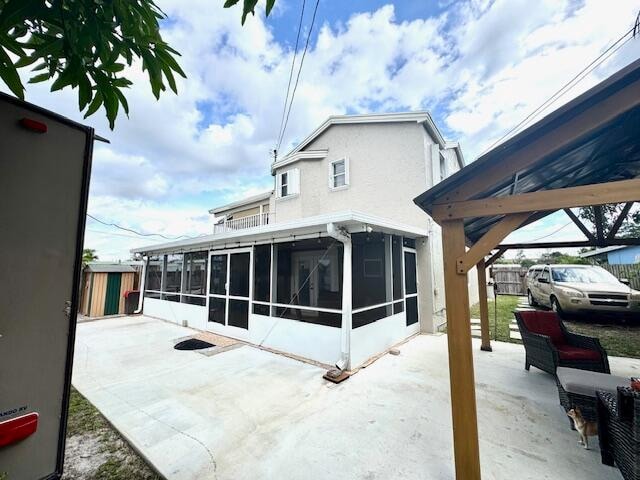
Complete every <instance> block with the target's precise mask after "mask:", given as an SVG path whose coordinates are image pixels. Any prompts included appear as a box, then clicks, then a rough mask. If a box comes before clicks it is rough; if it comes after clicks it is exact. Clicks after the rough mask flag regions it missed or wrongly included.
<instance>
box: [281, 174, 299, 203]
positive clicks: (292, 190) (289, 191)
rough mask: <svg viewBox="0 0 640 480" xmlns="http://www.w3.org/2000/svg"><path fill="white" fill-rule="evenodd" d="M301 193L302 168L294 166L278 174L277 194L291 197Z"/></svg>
mask: <svg viewBox="0 0 640 480" xmlns="http://www.w3.org/2000/svg"><path fill="white" fill-rule="evenodd" d="M298 193H300V170H299V169H297V168H292V169H291V170H287V171H286V172H282V173H279V174H277V175H276V196H277V197H278V198H284V197H291V196H293V195H297V194H298Z"/></svg>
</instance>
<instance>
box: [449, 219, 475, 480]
mask: <svg viewBox="0 0 640 480" xmlns="http://www.w3.org/2000/svg"><path fill="white" fill-rule="evenodd" d="M442 245H443V250H444V252H443V253H444V280H445V296H446V307H447V341H448V344H449V381H450V383H451V414H452V419H453V449H454V458H455V466H456V479H457V480H480V451H479V445H478V417H477V413H476V395H475V381H474V375H473V351H472V347H471V329H470V328H469V324H470V314H469V287H468V285H467V274H466V273H464V274H459V273H458V268H457V265H456V260H457V259H458V258H459V257H461V256H462V255H464V253H465V238H464V224H463V222H462V220H455V221H445V222H442Z"/></svg>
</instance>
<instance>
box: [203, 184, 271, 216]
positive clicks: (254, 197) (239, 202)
mask: <svg viewBox="0 0 640 480" xmlns="http://www.w3.org/2000/svg"><path fill="white" fill-rule="evenodd" d="M272 193H273V190H269V191H268V192H262V193H258V194H257V195H252V196H251V197H247V198H243V199H242V200H236V201H235V202H231V203H227V204H226V205H222V206H221V207H215V208H212V209H211V210H209V213H211V214H212V215H215V214H216V213H222V212H226V211H228V210H231V209H232V208H237V207H242V206H245V205H250V204H252V203H255V202H259V201H260V200H267V199H268V198H269V197H270V196H271V194H272Z"/></svg>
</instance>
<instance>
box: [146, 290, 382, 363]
mask: <svg viewBox="0 0 640 480" xmlns="http://www.w3.org/2000/svg"><path fill="white" fill-rule="evenodd" d="M144 314H145V315H149V316H151V317H155V318H160V319H162V320H167V321H169V322H172V323H176V324H178V325H184V324H185V323H184V322H186V325H187V326H189V327H191V328H195V329H198V330H203V331H211V332H214V333H218V334H220V335H224V336H227V337H231V338H237V339H238V340H242V341H245V342H249V343H253V344H254V345H261V346H265V347H268V348H273V349H275V350H280V351H282V352H286V353H290V354H293V355H299V356H301V357H304V358H308V359H311V360H315V361H317V362H322V363H326V364H328V365H333V364H334V363H335V362H337V361H338V360H339V359H340V329H339V328H334V327H326V326H324V325H314V324H312V323H304V322H298V321H295V320H289V319H286V318H275V317H266V316H262V315H255V314H250V315H249V328H248V329H243V328H237V327H233V326H227V325H221V324H219V323H215V322H208V321H207V316H208V315H207V307H201V306H198V305H189V304H186V303H177V302H169V301H166V300H158V299H155V298H145V299H144ZM385 348H387V347H383V348H382V349H381V350H380V351H382V350H384V349H385ZM374 353H378V352H374ZM372 355H373V354H372Z"/></svg>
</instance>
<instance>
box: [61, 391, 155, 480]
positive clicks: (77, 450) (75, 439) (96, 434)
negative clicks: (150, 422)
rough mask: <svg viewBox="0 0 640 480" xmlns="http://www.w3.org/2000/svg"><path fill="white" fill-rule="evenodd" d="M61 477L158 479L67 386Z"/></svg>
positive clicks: (117, 435)
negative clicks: (64, 443) (65, 426)
mask: <svg viewBox="0 0 640 480" xmlns="http://www.w3.org/2000/svg"><path fill="white" fill-rule="evenodd" d="M62 479H63V480H80V479H82V480H85V479H86V480H160V477H159V476H158V475H156V474H155V473H154V472H153V471H152V470H151V468H149V466H148V465H147V464H146V463H145V462H144V460H142V459H141V458H140V457H139V456H138V455H137V454H136V453H135V452H134V451H133V450H132V449H131V447H130V446H129V445H128V444H127V443H126V442H125V441H124V440H123V439H122V437H120V435H119V434H118V433H117V432H116V431H115V430H114V429H113V428H112V427H111V425H109V423H108V422H107V421H106V420H105V419H104V417H103V416H102V415H101V414H100V412H98V410H96V408H95V407H94V406H93V405H91V404H90V403H89V402H88V401H87V399H85V398H84V397H83V396H82V395H80V393H78V391H77V390H76V389H75V388H72V389H71V399H70V402H69V420H68V423H67V445H66V450H65V460H64V475H63V476H62Z"/></svg>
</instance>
